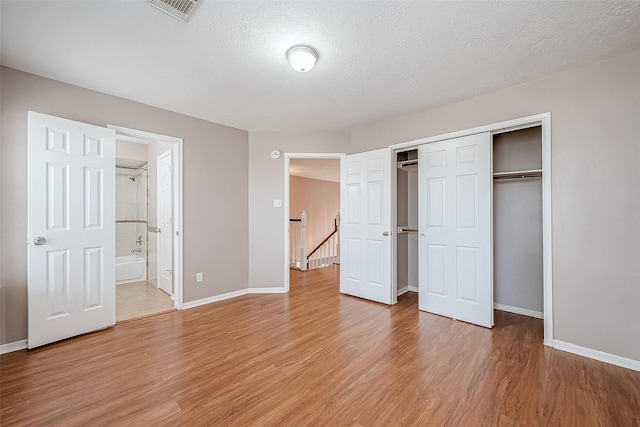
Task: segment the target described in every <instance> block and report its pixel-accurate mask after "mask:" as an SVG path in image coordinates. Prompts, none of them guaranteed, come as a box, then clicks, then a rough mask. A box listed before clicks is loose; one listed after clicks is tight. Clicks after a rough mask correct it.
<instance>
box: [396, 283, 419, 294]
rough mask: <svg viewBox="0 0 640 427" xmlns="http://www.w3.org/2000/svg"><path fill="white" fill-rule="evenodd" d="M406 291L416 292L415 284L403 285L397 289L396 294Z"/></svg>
mask: <svg viewBox="0 0 640 427" xmlns="http://www.w3.org/2000/svg"><path fill="white" fill-rule="evenodd" d="M407 292H418V287H417V286H411V285H408V286H405V287H403V288H400V289H398V296H400V295H402V294H406V293H407Z"/></svg>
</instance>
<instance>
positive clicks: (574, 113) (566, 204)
mask: <svg viewBox="0 0 640 427" xmlns="http://www.w3.org/2000/svg"><path fill="white" fill-rule="evenodd" d="M547 111H550V112H551V113H552V129H551V131H552V174H553V182H552V215H553V229H552V233H553V298H554V302H553V306H554V328H555V329H554V332H555V339H558V340H562V341H565V342H569V343H573V344H576V345H580V346H584V347H587V348H591V349H595V350H600V351H603V352H607V353H611V354H615V355H618V356H622V357H627V358H630V359H634V360H640V310H638V304H639V302H640V286H639V285H638V284H639V283H640V268H639V267H638V266H639V265H640V227H637V223H638V215H639V214H638V212H640V191H639V188H640V185H639V184H640V167H638V164H639V162H640V142H639V138H640V137H639V135H640V120H639V117H640V51H639V52H635V53H633V54H630V55H626V56H622V57H618V58H615V59H612V60H609V61H605V62H601V63H598V64H594V65H591V66H587V67H584V68H581V69H577V70H573V71H570V72H566V73H562V74H559V75H556V76H554V77H550V78H547V79H542V80H537V81H535V82H531V83H528V84H524V85H520V86H516V87H513V88H510V89H506V90H502V91H497V92H492V93H489V94H486V95H482V96H479V97H476V98H472V99H468V100H466V101H462V102H458V103H454V104H450V105H446V106H443V107H440V108H436V109H432V110H429V111H425V112H422V113H420V114H415V115H412V116H407V117H402V118H398V119H393V120H388V121H381V122H377V123H373V124H369V125H365V126H361V127H358V128H355V129H352V142H351V146H350V150H351V152H358V151H366V150H371V149H375V148H380V147H386V146H388V145H389V144H394V143H399V142H405V141H412V140H416V139H419V138H424V137H429V136H435V135H440V134H443V133H447V132H453V131H457V130H462V129H467V128H471V127H475V126H481V125H486V124H490V123H496V122H500V121H503V120H509V119H514V118H518V117H525V116H529V115H533V114H538V113H543V112H547Z"/></svg>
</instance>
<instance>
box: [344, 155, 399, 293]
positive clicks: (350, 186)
mask: <svg viewBox="0 0 640 427" xmlns="http://www.w3.org/2000/svg"><path fill="white" fill-rule="evenodd" d="M390 164H391V152H390V150H389V149H386V148H385V149H382V150H375V151H368V152H366V153H359V154H352V155H350V156H345V157H343V158H342V159H341V161H340V213H341V223H340V255H341V260H340V292H342V293H345V294H349V295H353V296H357V297H360V298H366V299H369V300H373V301H377V302H381V303H384V304H391V303H392V301H391V299H392V296H391V218H390V217H391V215H390V213H391V207H390V192H391V179H390V173H389V169H390Z"/></svg>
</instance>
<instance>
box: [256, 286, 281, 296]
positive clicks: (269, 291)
mask: <svg viewBox="0 0 640 427" xmlns="http://www.w3.org/2000/svg"><path fill="white" fill-rule="evenodd" d="M248 293H250V294H286V293H287V291H286V290H285V289H284V287H283V288H249V292H248Z"/></svg>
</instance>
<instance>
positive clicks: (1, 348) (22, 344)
mask: <svg viewBox="0 0 640 427" xmlns="http://www.w3.org/2000/svg"><path fill="white" fill-rule="evenodd" d="M25 348H27V340H20V341H16V342H10V343H7V344H2V345H0V354H5V353H11V352H12V351H18V350H24V349H25Z"/></svg>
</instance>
